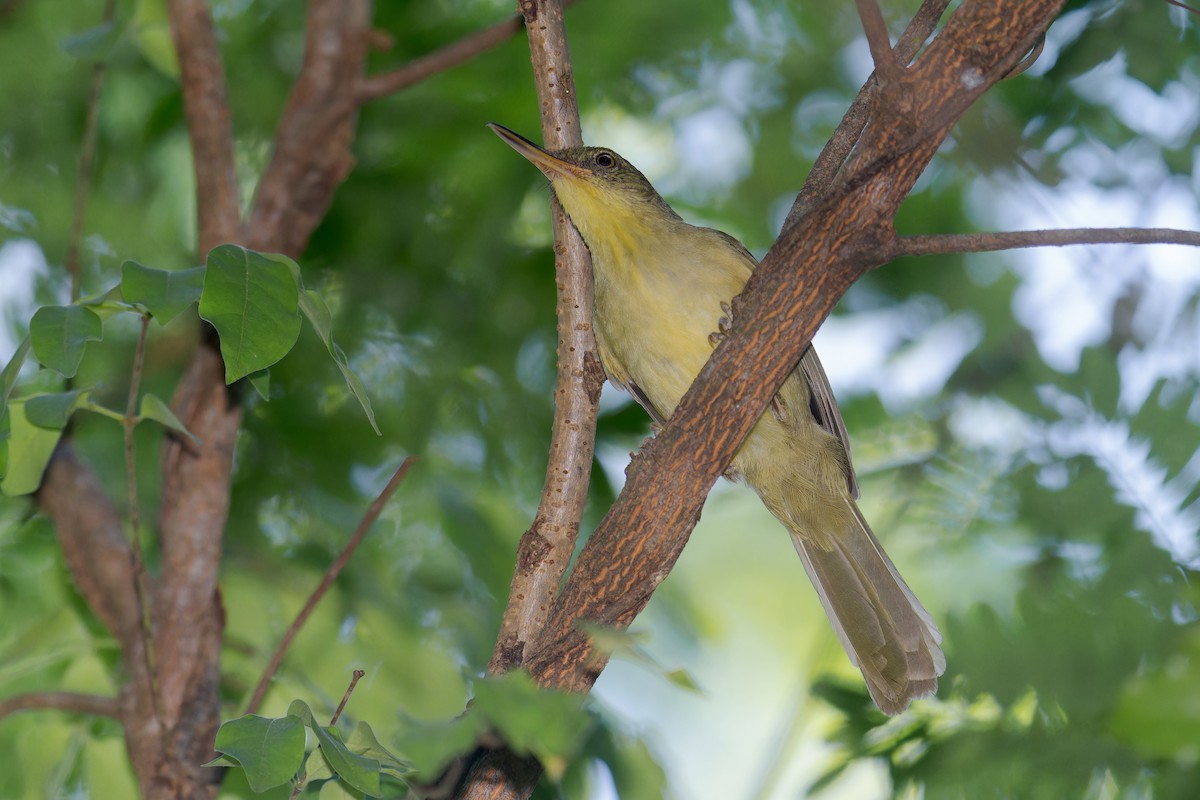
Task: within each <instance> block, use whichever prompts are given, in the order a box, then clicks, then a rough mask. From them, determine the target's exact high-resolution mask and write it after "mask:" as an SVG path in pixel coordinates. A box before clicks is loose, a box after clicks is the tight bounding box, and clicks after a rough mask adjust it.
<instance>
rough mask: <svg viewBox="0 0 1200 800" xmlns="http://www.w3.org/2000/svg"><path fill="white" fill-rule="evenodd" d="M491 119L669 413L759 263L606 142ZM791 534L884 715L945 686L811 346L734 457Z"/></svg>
mask: <svg viewBox="0 0 1200 800" xmlns="http://www.w3.org/2000/svg"><path fill="white" fill-rule="evenodd" d="M490 127H491V129H492V130H493V131H494V132H495V133H496V134H497V135H498V136H500V138H501V139H503V140H504V141H505V142H507V143H508V144H509V145H510V146H512V148H513V149H515V150H516V151H517V152H518V153H520V154H521V155H523V156H524V157H525V158H527V159H529V160H530V161H531V162H532V163H533V165H534V166H536V167H537V168H538V169H540V170H541V171H542V172H543V173H544V174H545V175H546V177H547V178H549V179H550V185H551V187H552V188H553V190H554V193H555V195H556V196H557V197H558V200H559V202H560V203H561V204H562V207H563V209H564V210H565V211H566V212H567V215H568V216H570V218H571V222H572V223H573V224H574V226H575V228H576V229H578V231H579V233H580V235H581V236H582V237H583V240H584V242H586V243H587V246H588V249H589V250H590V251H591V254H592V271H593V274H594V276H595V285H596V299H595V332H596V344H597V345H598V347H599V350H600V361H601V363H602V364H603V365H604V369H605V371H606V372H607V374H608V377H609V379H610V380H612V382H613V383H615V384H617V385H619V386H623V387H624V388H625V389H627V390H628V391H629V392H630V393H631V394H632V395H633V396H634V397H635V398H636V399H637V401H638V402H639V403H640V404H641V405H642V406H643V407H644V408H645V409H646V411H647V412H649V414H650V416H651V417H652V418H653V419H654V420H655V421H657V422H658V423H660V424H663V423H665V422H666V420H667V419H668V418H670V416H671V414H672V413H673V412H674V411H675V406H676V405H678V403H679V401H680V399H681V398H682V397H683V395H684V392H686V391H687V389H688V387H689V386H691V384H692V381H693V380H695V378H696V375H697V374H699V372H700V369H701V367H703V366H704V363H705V362H706V361H707V360H708V358H709V355H710V354H711V353H712V349H713V347H714V346H715V345H716V343H717V342H718V341H719V340H720V339H721V338H722V337H723V336H724V335H725V334H726V333H727V331H728V330H729V326H730V324H731V319H730V303H731V302H732V300H733V298H734V297H735V296H736V295H737V294H738V293H739V292H741V291H742V288H743V287H744V286H745V284H746V281H747V279H748V278H749V277H750V273H751V271H752V270H753V269H754V267H755V265H756V262H755V260H754V258H753V256H751V255H750V253H749V252H748V251H747V250H746V248H744V247H743V246H742V245H741V244H740V243H739V242H738V241H737V240H736V239H734V238H733V237H731V236H728V235H727V234H724V233H722V232H720V231H717V230H713V229H712V228H701V227H697V226H694V225H689V224H688V223H686V222H684V221H683V219H682V218H680V216H679V215H678V214H677V213H675V211H674V210H673V209H672V208H671V207H670V206H669V205H667V203H666V201H664V200H663V199H662V197H661V196H660V195H659V194H658V192H657V191H655V190H654V187H653V186H651V185H650V182H649V181H647V180H646V178H645V177H644V176H643V175H642V173H641V172H639V171H638V170H637V169H636V168H635V167H634V166H633V165H632V164H630V163H629V162H628V161H626V160H625V159H624V158H622V157H621V156H619V155H617V154H616V153H614V152H613V151H612V150H609V149H606V148H603V147H573V148H568V149H565V150H558V151H554V152H548V151H546V150H544V149H542V148H541V147H539V146H538V145H536V144H534V143H533V142H531V141H529V140H528V139H526V138H524V137H523V136H520V135H519V134H516V133H514V132H513V131H510V130H509V129H507V128H505V127H503V126H501V125H497V124H495V123H492V124H491V125H490ZM731 472H732V473H733V474H734V475H736V476H740V477H742V478H744V479H745V481H746V483H748V484H749V485H750V486H751V487H753V489H754V490H755V491H756V492H757V493H758V496H759V497H760V498H762V501H763V503H764V504H765V505H766V507H767V508H768V509H769V510H770V511H771V513H772V514H774V515H775V517H776V518H778V519H779V521H780V522H782V523H783V525H784V527H786V528H787V530H788V532H789V533H790V534H791V536H792V542H793V544H795V546H796V551H797V552H798V553H799V554H800V559H801V561H803V562H804V569H805V571H806V572H808V576H809V578H810V579H812V583H813V586H814V587H816V590H817V594H818V596H819V597H820V599H821V605H822V606H824V607H825V612H826V614H828V616H829V621H830V622H831V623H832V624H833V628H834V630H835V631H836V632H837V635H838V638H839V639H840V640H841V642H842V646H843V647H845V649H846V654H847V655H848V656H849V657H850V660H851V661H852V662H853V663H854V664H855V665H857V666H858V667H859V669H861V670H862V674H863V677H864V678H865V679H866V682H867V689H868V690H869V691H870V693H871V697H872V698H873V699H874V700H875V703H876V705H878V706H879V708H880V709H881V710H882V711H883V712H884V713H886V714H898V713H900V712H901V711H903V710H904V709H905V708H906V707H907V706H908V704H909V701H910V700H912V699H913V698H915V697H920V696H922V695H927V694H932V693H933V692H934V691H936V690H937V679H938V676H939V675H941V674H942V673H943V672H944V671H945V668H946V658H945V656H944V655H943V653H942V650H941V646H940V644H941V640H942V637H941V634H940V633H939V632H938V629H937V625H935V624H934V622H933V619H932V618H931V617H930V615H929V613H928V612H927V611H926V610H925V608H924V607H923V606H922V605H921V602H920V601H919V600H917V598H916V596H915V595H914V594H913V592H912V590H911V589H909V588H908V585H907V584H906V583H905V582H904V579H903V578H902V577H900V573H899V572H897V571H896V567H895V565H894V564H892V561H891V559H889V558H888V556H887V554H886V553H885V552H884V551H883V547H882V546H880V544H879V540H878V539H876V538H875V534H873V533H872V532H871V528H870V527H869V526H868V525H867V521H866V520H865V519H864V518H863V515H862V513H861V512H860V511H859V510H858V506H857V505H855V502H854V500H855V499H856V498H857V496H858V485H857V481H856V479H855V477H854V468H853V466H852V465H851V463H850V451H849V441H848V438H847V435H846V428H845V425H844V423H843V422H842V416H841V413H840V412H839V411H838V407H837V402H836V400H835V399H834V397H833V391H832V390H831V389H830V386H829V379H828V378H827V377H826V376H825V370H824V368H823V367H822V366H821V362H820V361H819V360H818V359H817V353H816V351H815V350H813V348H812V347H811V346H810V347H809V348H808V349H806V350H805V351H804V354H803V356H801V358H800V363H799V364H798V365H797V367H796V369H795V370H794V371H793V372H792V374H791V375H790V376H789V377H788V378H787V380H786V381H785V382H784V384H783V386H782V387H781V388H780V390H779V392H778V393H777V394H776V395H775V397H774V399H773V400H772V401H771V405H770V407H769V408H768V409H767V410H766V411H765V412H763V415H762V416H761V417H760V418H759V420H758V421H757V422H756V423H755V425H754V428H753V429H752V430H751V432H750V434H749V435H748V436H747V437H746V440H745V442H743V443H742V446H741V448H740V449H739V450H738V452H737V454H736V455H735V456H734V458H733V462H732V464H731Z"/></svg>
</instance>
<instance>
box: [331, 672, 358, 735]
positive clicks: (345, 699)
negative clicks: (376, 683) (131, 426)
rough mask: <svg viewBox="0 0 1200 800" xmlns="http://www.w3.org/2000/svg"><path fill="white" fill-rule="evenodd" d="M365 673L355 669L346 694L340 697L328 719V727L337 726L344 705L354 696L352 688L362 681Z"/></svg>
mask: <svg viewBox="0 0 1200 800" xmlns="http://www.w3.org/2000/svg"><path fill="white" fill-rule="evenodd" d="M366 674H367V673H365V672H363V671H362V670H361V669H356V670H354V672H352V673H351V677H350V685H349V686H347V687H346V693H345V694H343V695H342V702H340V703H338V707H337V711H334V712H333V717H332V718H330V720H329V724H330V725H337V721H338V719H339V718H340V717H341V716H342V710H343V709H344V708H345V707H346V703H348V702H349V701H350V695H352V694H354V687H355V686H357V685H358V682H359V681H360V680H362V676H363V675H366Z"/></svg>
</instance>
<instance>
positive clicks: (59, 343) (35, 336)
mask: <svg viewBox="0 0 1200 800" xmlns="http://www.w3.org/2000/svg"><path fill="white" fill-rule="evenodd" d="M102 335H103V326H102V325H101V322H100V317H99V316H98V315H97V314H96V312H94V311H92V310H91V309H90V308H85V307H83V306H42V307H41V308H39V309H38V310H37V311H35V312H34V314H33V319H31V320H30V321H29V340H30V342H31V343H32V344H33V354H34V355H35V356H37V359H38V361H40V362H42V364H44V365H45V366H47V367H49V368H50V369H52V370H55V371H56V372H58V373H60V374H61V375H63V376H64V377H67V378H73V377H75V373H76V372H78V371H79V362H81V361H82V360H83V350H84V348H85V347H86V346H87V343H88V342H96V341H99V340H100V338H101V336H102Z"/></svg>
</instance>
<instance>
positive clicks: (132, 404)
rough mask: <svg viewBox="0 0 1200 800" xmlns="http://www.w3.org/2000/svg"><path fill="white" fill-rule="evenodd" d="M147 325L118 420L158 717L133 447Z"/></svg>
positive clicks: (145, 318) (137, 590) (145, 323)
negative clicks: (126, 399) (122, 438)
mask: <svg viewBox="0 0 1200 800" xmlns="http://www.w3.org/2000/svg"><path fill="white" fill-rule="evenodd" d="M149 327H150V315H149V314H142V328H141V331H140V332H139V333H138V340H137V348H136V349H135V351H134V354H133V371H132V374H131V375H130V377H129V400H128V402H127V403H126V404H125V416H124V418H122V420H121V424H122V426H123V427H124V428H125V482H126V483H127V484H128V486H127V487H126V491H127V492H128V495H129V527H130V528H131V530H132V532H133V542H132V544H131V546H130V548H129V560H130V568H131V570H132V573H133V576H132V577H133V591H134V594H135V595H136V596H137V602H138V610H139V617H140V618H141V623H142V624H141V632H142V643H141V650H142V655H143V657H144V659H145V667H146V674H147V675H148V676H149V678H150V682H151V689H152V691H151V692H150V697H151V700H152V701H153V705H154V715H155V718H156V719H159V720H160V721H161V714H159V711H158V678H157V672H156V671H155V669H154V645H153V636H154V633H153V623H152V621H151V617H150V601H149V587H148V586H147V582H146V565H145V562H144V560H143V558H142V529H141V522H140V518H139V517H140V515H139V512H138V489H137V453H136V448H135V447H134V440H133V431H134V429H135V428H136V427H137V423H138V420H137V401H138V392H139V391H140V390H141V385H142V368H143V366H144V365H145V363H146V333H147V331H148V330H149Z"/></svg>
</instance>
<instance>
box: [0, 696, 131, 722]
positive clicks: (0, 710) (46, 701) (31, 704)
mask: <svg viewBox="0 0 1200 800" xmlns="http://www.w3.org/2000/svg"><path fill="white" fill-rule="evenodd" d="M45 709H53V710H55V711H70V712H73V713H76V714H90V715H92V716H93V717H109V718H111V719H120V718H121V704H120V703H119V702H118V701H117V698H115V697H102V696H101V695H98V694H81V693H79V692H29V693H28V694H19V695H16V696H15V697H8V698H5V699H4V700H0V719H4V718H5V717H7V716H8V715H9V714H15V713H16V712H18V711H39V710H45Z"/></svg>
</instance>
